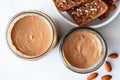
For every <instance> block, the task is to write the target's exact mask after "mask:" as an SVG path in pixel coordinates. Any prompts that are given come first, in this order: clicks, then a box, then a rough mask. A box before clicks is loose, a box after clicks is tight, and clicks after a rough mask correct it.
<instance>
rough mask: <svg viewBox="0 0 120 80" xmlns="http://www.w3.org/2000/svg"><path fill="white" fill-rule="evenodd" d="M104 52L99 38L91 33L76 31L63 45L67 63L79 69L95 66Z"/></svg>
mask: <svg viewBox="0 0 120 80" xmlns="http://www.w3.org/2000/svg"><path fill="white" fill-rule="evenodd" d="M101 52H102V45H101V42H100V40H99V39H98V37H97V36H96V35H95V34H93V33H91V32H89V31H75V32H73V33H72V34H70V35H69V36H68V37H67V38H66V40H65V42H64V44H63V55H64V58H65V59H66V60H67V62H68V63H69V64H70V65H72V66H74V67H77V68H89V67H91V66H93V65H95V64H96V63H97V62H98V60H99V58H100V56H101V54H102V53H101Z"/></svg>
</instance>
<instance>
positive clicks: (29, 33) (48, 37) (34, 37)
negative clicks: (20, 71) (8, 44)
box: [11, 13, 53, 57]
mask: <svg viewBox="0 0 120 80" xmlns="http://www.w3.org/2000/svg"><path fill="white" fill-rule="evenodd" d="M12 26H13V28H12V30H11V41H12V44H13V46H14V47H15V48H16V50H18V51H19V52H20V55H22V56H32V57H36V56H40V55H43V54H44V53H45V52H46V51H47V50H48V49H49V47H50V45H51V43H52V39H53V35H52V34H53V32H52V28H51V27H50V23H49V22H48V21H47V20H46V19H45V18H44V17H42V16H40V15H38V14H34V13H28V14H24V15H22V16H21V17H18V19H17V20H15V21H14V24H13V25H12Z"/></svg>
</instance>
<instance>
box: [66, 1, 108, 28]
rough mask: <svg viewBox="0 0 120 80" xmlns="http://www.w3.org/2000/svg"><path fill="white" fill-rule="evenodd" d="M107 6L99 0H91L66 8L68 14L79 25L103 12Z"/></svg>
mask: <svg viewBox="0 0 120 80" xmlns="http://www.w3.org/2000/svg"><path fill="white" fill-rule="evenodd" d="M107 9H108V6H107V5H106V4H105V3H104V2H103V1H101V0H93V1H90V2H88V3H85V4H82V5H79V6H77V7H75V8H72V9H70V10H68V11H67V12H68V14H69V15H70V16H71V17H72V19H73V20H74V21H75V22H76V23H77V24H78V25H79V26H84V25H86V24H87V23H88V22H90V21H92V20H93V19H95V18H97V17H99V16H100V15H102V14H103V13H105V12H106V11H107Z"/></svg>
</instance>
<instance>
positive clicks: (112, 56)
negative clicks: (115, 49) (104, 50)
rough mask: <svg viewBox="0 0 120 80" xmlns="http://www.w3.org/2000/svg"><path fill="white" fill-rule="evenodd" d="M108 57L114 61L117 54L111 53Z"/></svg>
mask: <svg viewBox="0 0 120 80" xmlns="http://www.w3.org/2000/svg"><path fill="white" fill-rule="evenodd" d="M108 57H109V58H111V59H116V58H118V54H117V53H112V54H110V55H109V56H108Z"/></svg>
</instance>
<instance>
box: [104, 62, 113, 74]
mask: <svg viewBox="0 0 120 80" xmlns="http://www.w3.org/2000/svg"><path fill="white" fill-rule="evenodd" d="M105 69H106V71H107V72H111V70H112V67H111V64H110V63H109V62H108V61H106V62H105Z"/></svg>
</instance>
